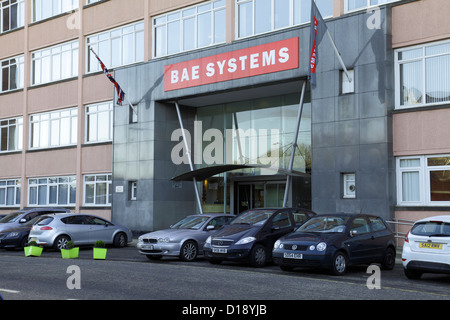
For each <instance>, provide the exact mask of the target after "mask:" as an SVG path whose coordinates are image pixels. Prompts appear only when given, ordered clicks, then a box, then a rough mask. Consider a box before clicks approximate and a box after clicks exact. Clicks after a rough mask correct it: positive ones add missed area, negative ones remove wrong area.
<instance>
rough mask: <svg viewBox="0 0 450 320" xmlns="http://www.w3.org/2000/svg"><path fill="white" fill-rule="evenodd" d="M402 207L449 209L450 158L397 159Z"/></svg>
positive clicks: (399, 202)
mask: <svg viewBox="0 0 450 320" xmlns="http://www.w3.org/2000/svg"><path fill="white" fill-rule="evenodd" d="M397 168H398V169H397V189H398V194H397V198H398V200H397V202H398V204H399V205H410V206H417V205H428V206H433V205H438V206H442V205H450V155H443V156H420V157H405V158H399V159H397Z"/></svg>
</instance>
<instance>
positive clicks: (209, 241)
mask: <svg viewBox="0 0 450 320" xmlns="http://www.w3.org/2000/svg"><path fill="white" fill-rule="evenodd" d="M205 243H207V244H211V236H209V237H208V239H206V241H205Z"/></svg>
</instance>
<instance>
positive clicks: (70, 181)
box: [27, 176, 77, 207]
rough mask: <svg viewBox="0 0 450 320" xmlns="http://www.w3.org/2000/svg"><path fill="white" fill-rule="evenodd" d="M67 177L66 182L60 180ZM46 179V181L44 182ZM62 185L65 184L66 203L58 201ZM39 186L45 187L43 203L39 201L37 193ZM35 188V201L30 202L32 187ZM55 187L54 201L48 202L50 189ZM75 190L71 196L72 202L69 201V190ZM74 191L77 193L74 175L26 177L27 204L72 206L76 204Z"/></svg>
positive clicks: (38, 192)
mask: <svg viewBox="0 0 450 320" xmlns="http://www.w3.org/2000/svg"><path fill="white" fill-rule="evenodd" d="M65 179H67V182H65V181H61V180H65ZM44 180H46V182H44ZM62 186H67V191H66V192H67V203H60V188H61V187H62ZM41 187H43V188H44V187H45V193H46V195H45V197H46V200H45V203H44V204H40V203H39V194H40V192H42V191H41V190H40V188H41ZM34 188H36V193H35V196H36V199H35V200H36V202H33V203H32V202H31V200H32V199H31V195H32V189H34ZM52 188H56V194H55V196H56V203H53V202H50V198H51V189H52ZM73 190H74V191H75V195H74V197H73V202H71V192H72V191H73ZM76 193H77V179H76V176H57V177H39V178H29V179H28V199H27V203H28V206H36V207H46V206H55V207H72V206H75V205H76V198H77V196H76Z"/></svg>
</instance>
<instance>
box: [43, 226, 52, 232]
mask: <svg viewBox="0 0 450 320" xmlns="http://www.w3.org/2000/svg"><path fill="white" fill-rule="evenodd" d="M49 230H53V228H52V227H42V228H41V231H49Z"/></svg>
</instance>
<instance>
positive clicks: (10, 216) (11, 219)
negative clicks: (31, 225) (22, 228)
mask: <svg viewBox="0 0 450 320" xmlns="http://www.w3.org/2000/svg"><path fill="white" fill-rule="evenodd" d="M22 214H23V212H13V213H10V214H8V215H7V216H6V217H3V218H2V219H0V223H7V222H15V221H17V219H19V217H20V216H21V215H22Z"/></svg>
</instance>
